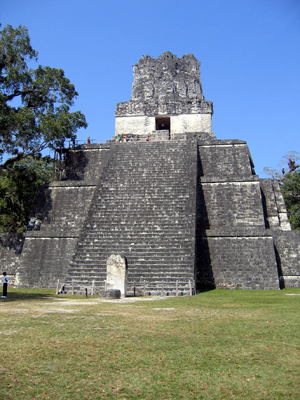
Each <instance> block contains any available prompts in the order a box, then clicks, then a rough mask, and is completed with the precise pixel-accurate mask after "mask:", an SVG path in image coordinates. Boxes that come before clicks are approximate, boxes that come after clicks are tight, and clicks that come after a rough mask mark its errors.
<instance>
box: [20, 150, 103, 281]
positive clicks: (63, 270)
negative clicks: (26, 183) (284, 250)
mask: <svg viewBox="0 0 300 400" xmlns="http://www.w3.org/2000/svg"><path fill="white" fill-rule="evenodd" d="M110 149H111V145H106V144H102V145H101V144H99V145H84V146H81V147H80V148H75V149H72V150H71V149H70V151H69V152H67V157H66V161H65V166H66V173H65V176H66V180H65V181H56V182H52V183H51V184H50V185H48V186H46V187H40V188H39V190H38V191H37V193H36V196H35V200H34V205H33V208H32V211H31V224H30V229H31V230H30V231H28V232H27V234H26V240H25V243H24V248H23V252H22V257H21V265H20V267H19V269H18V273H17V276H16V283H17V284H18V285H19V286H24V287H25V286H29V287H34V286H35V287H55V286H56V283H57V280H58V279H59V280H60V282H61V283H62V282H64V281H65V280H66V277H67V271H68V267H69V264H70V261H71V259H72V255H73V254H74V249H75V246H76V244H77V241H78V237H79V235H80V232H81V231H82V229H83V227H84V224H85V220H86V218H87V215H88V210H89V207H90V204H91V201H92V199H93V196H94V193H95V189H96V188H97V185H98V184H99V181H100V180H101V176H102V174H103V173H105V168H106V165H107V164H108V163H109V159H110V154H111V153H110ZM72 166H73V167H72ZM68 178H70V179H68ZM74 179H75V180H74Z"/></svg>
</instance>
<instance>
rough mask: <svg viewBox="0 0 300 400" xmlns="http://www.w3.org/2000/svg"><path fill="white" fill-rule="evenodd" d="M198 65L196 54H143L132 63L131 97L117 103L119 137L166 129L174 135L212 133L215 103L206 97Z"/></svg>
mask: <svg viewBox="0 0 300 400" xmlns="http://www.w3.org/2000/svg"><path fill="white" fill-rule="evenodd" d="M199 68H200V62H199V61H198V60H197V59H196V58H195V56H194V55H193V54H186V55H184V56H183V57H182V58H177V56H176V55H173V54H171V53H170V52H165V53H163V54H162V55H161V56H159V57H158V58H157V59H153V58H152V57H150V56H143V57H142V58H141V59H140V60H139V61H138V63H137V64H135V65H134V66H133V73H134V82H133V85H132V94H131V100H129V101H127V102H125V103H118V104H117V107H116V113H115V115H116V136H117V135H151V134H152V133H153V132H155V131H159V130H163V129H168V130H169V132H170V133H171V132H172V135H175V136H176V135H177V134H182V133H186V132H203V133H204V132H205V133H206V134H208V135H207V136H210V135H212V132H211V117H212V114H213V105H212V102H211V101H206V100H205V98H204V96H203V92H202V84H201V79H200V69H199ZM212 136H213V135H212Z"/></svg>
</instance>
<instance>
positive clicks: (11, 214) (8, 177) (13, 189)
mask: <svg viewBox="0 0 300 400" xmlns="http://www.w3.org/2000/svg"><path fill="white" fill-rule="evenodd" d="M53 170H54V160H53V159H51V158H50V157H41V158H34V157H27V158H25V159H23V160H21V161H19V162H16V163H14V165H13V166H10V167H8V168H6V169H3V170H1V171H0V232H14V233H16V232H24V231H25V229H26V227H27V224H28V219H29V214H30V209H31V206H32V201H33V198H34V194H35V191H36V188H37V186H39V185H43V184H45V183H48V182H49V181H50V180H51V178H52V176H53Z"/></svg>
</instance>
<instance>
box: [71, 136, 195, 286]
mask: <svg viewBox="0 0 300 400" xmlns="http://www.w3.org/2000/svg"><path fill="white" fill-rule="evenodd" d="M196 162H197V144H196V142H194V141H168V142H153V143H151V142H149V143H135V142H130V143H119V144H115V145H114V146H113V147H112V149H111V157H110V160H109V161H108V163H107V165H106V168H105V171H104V173H103V174H102V178H100V184H99V186H98V188H97V189H96V191H95V193H94V197H93V199H92V201H91V206H90V209H89V211H88V217H87V219H86V222H85V224H84V228H83V230H82V232H81V234H80V238H79V240H78V243H77V247H76V250H75V254H74V257H73V261H72V262H71V264H70V267H69V272H68V280H67V282H66V286H67V287H68V288H69V289H70V287H71V285H72V282H73V287H74V290H75V291H76V292H82V291H84V290H85V288H88V290H89V288H90V287H91V285H92V281H94V284H95V287H96V289H103V288H104V285H105V279H106V261H107V259H108V258H109V256H110V255H111V254H121V255H122V256H124V257H125V258H126V260H127V266H128V283H127V293H128V294H133V292H134V290H136V293H137V292H140V291H143V290H144V288H145V291H146V292H147V293H149V292H150V293H151V294H155V293H156V294H158V293H159V294H160V293H161V292H162V290H163V291H164V292H165V293H167V292H168V293H169V294H174V293H175V290H176V288H178V291H179V292H183V293H184V294H187V293H189V291H190V285H191V286H192V287H193V288H194V279H195V276H194V275H195V271H194V269H195V265H194V264H195V217H196V215H195V213H196V181H197V176H196V175H197V166H196Z"/></svg>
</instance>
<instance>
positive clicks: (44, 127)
mask: <svg viewBox="0 0 300 400" xmlns="http://www.w3.org/2000/svg"><path fill="white" fill-rule="evenodd" d="M37 56H38V53H37V52H36V51H35V50H34V49H33V48H32V47H31V44H30V38H29V35H28V30H27V28H26V27H24V26H21V25H20V26H19V27H17V28H13V27H12V26H11V25H8V26H6V27H5V28H4V29H3V30H2V31H0V170H5V169H7V168H9V167H10V166H12V165H14V164H15V163H16V162H18V161H20V160H22V159H25V158H27V157H39V156H40V153H41V151H42V150H44V149H45V148H50V149H55V148H59V147H62V145H63V143H64V141H65V139H70V140H74V139H75V138H76V132H77V130H78V129H79V128H82V127H84V128H86V127H87V123H86V120H85V116H84V115H83V114H82V113H81V112H80V111H75V112H71V111H70V107H71V106H72V105H73V102H74V99H75V98H76V97H77V95H78V93H77V92H76V90H75V87H74V85H73V84H72V83H71V82H70V81H69V79H67V78H66V77H65V75H64V71H63V70H62V69H56V68H50V67H42V66H41V65H39V66H37V68H36V69H32V68H29V66H28V63H29V62H30V63H31V64H32V63H33V62H37Z"/></svg>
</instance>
